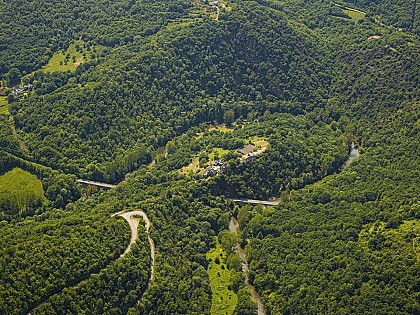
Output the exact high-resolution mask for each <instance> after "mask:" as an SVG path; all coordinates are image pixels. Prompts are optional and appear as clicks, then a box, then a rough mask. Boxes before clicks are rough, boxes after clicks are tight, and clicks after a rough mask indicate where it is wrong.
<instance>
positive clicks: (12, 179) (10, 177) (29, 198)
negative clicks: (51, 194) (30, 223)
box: [0, 168, 46, 210]
mask: <svg viewBox="0 0 420 315" xmlns="http://www.w3.org/2000/svg"><path fill="white" fill-rule="evenodd" d="M1 200H9V201H12V202H14V203H15V204H17V205H18V207H19V209H20V210H24V209H26V208H27V207H29V206H30V205H31V204H33V203H34V202H35V201H37V200H41V201H45V200H46V198H45V196H44V189H43V188H42V183H41V181H40V180H39V179H38V178H37V177H36V176H35V175H33V174H31V173H29V172H27V171H24V170H22V169H20V168H14V169H13V170H11V171H9V172H7V173H5V174H3V175H2V176H0V201H1Z"/></svg>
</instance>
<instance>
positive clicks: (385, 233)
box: [359, 220, 420, 262]
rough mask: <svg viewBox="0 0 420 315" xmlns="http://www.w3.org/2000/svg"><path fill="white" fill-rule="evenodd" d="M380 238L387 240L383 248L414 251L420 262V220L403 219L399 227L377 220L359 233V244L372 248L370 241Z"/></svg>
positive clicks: (367, 248)
mask: <svg viewBox="0 0 420 315" xmlns="http://www.w3.org/2000/svg"><path fill="white" fill-rule="evenodd" d="M378 239H379V240H380V241H383V240H384V241H385V242H386V246H384V247H383V248H382V250H387V249H388V250H392V251H393V252H403V253H405V254H407V253H414V254H415V255H416V259H417V262H420V220H408V221H403V222H402V223H401V224H400V225H399V227H398V228H389V227H387V226H386V224H385V223H384V222H376V223H374V224H372V225H369V226H368V227H366V228H365V229H363V230H362V231H361V232H360V234H359V244H360V245H361V246H362V247H364V248H365V249H366V250H371V249H370V247H369V244H370V242H372V241H375V240H378ZM407 240H411V241H409V242H407ZM374 244H375V242H374Z"/></svg>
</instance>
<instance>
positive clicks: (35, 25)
mask: <svg viewBox="0 0 420 315" xmlns="http://www.w3.org/2000/svg"><path fill="white" fill-rule="evenodd" d="M189 6H190V5H189V4H188V3H186V2H183V1H171V2H170V3H169V2H164V1H159V3H152V2H149V1H118V2H112V1H106V0H104V1H84V2H80V1H72V0H69V1H37V2H28V1H19V0H17V1H2V2H1V10H0V21H1V22H0V51H1V54H0V75H1V76H3V75H5V77H6V78H7V79H8V80H10V79H11V83H12V84H16V83H19V77H20V76H21V75H25V74H28V73H30V72H32V71H34V70H38V69H39V68H41V66H43V65H45V64H46V63H47V62H48V59H49V58H50V57H51V56H52V54H53V53H55V52H57V51H59V50H61V49H63V50H66V49H67V46H68V45H69V44H70V42H71V41H73V40H75V39H79V38H81V39H83V40H86V41H87V42H89V46H90V45H95V44H102V45H105V46H111V47H112V46H115V45H120V44H126V43H128V42H131V41H133V39H134V37H136V36H137V37H141V36H146V35H149V34H152V33H154V32H156V31H157V30H158V29H159V28H160V27H161V26H162V25H164V24H166V23H167V22H168V21H169V20H170V19H174V18H177V17H180V16H182V15H184V14H185V10H186V9H187V8H188V7H189Z"/></svg>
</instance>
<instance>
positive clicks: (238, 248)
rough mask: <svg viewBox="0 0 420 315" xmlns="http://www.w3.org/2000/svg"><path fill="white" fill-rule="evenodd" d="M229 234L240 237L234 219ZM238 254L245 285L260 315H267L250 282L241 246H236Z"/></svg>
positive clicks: (231, 221) (247, 266)
mask: <svg viewBox="0 0 420 315" xmlns="http://www.w3.org/2000/svg"><path fill="white" fill-rule="evenodd" d="M229 232H231V233H234V234H238V235H239V224H238V221H236V219H235V218H234V217H232V218H231V219H230V222H229ZM236 252H237V253H238V255H239V258H240V260H241V265H242V272H243V273H244V274H245V285H246V287H247V288H248V290H249V291H250V292H251V297H252V299H253V300H254V301H255V302H257V304H258V315H266V314H267V313H266V312H265V309H264V305H263V304H262V302H261V296H260V295H259V294H258V292H257V290H256V289H255V287H254V285H253V284H252V283H251V282H250V281H249V265H248V262H247V260H246V255H245V251H244V249H243V248H242V247H241V245H240V244H236Z"/></svg>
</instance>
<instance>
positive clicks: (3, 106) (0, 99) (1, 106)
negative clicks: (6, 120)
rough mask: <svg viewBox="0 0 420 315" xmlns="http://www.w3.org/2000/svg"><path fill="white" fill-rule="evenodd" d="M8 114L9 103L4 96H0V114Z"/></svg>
mask: <svg viewBox="0 0 420 315" xmlns="http://www.w3.org/2000/svg"><path fill="white" fill-rule="evenodd" d="M8 112H9V103H8V102H7V97H6V96H0V114H3V113H8Z"/></svg>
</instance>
